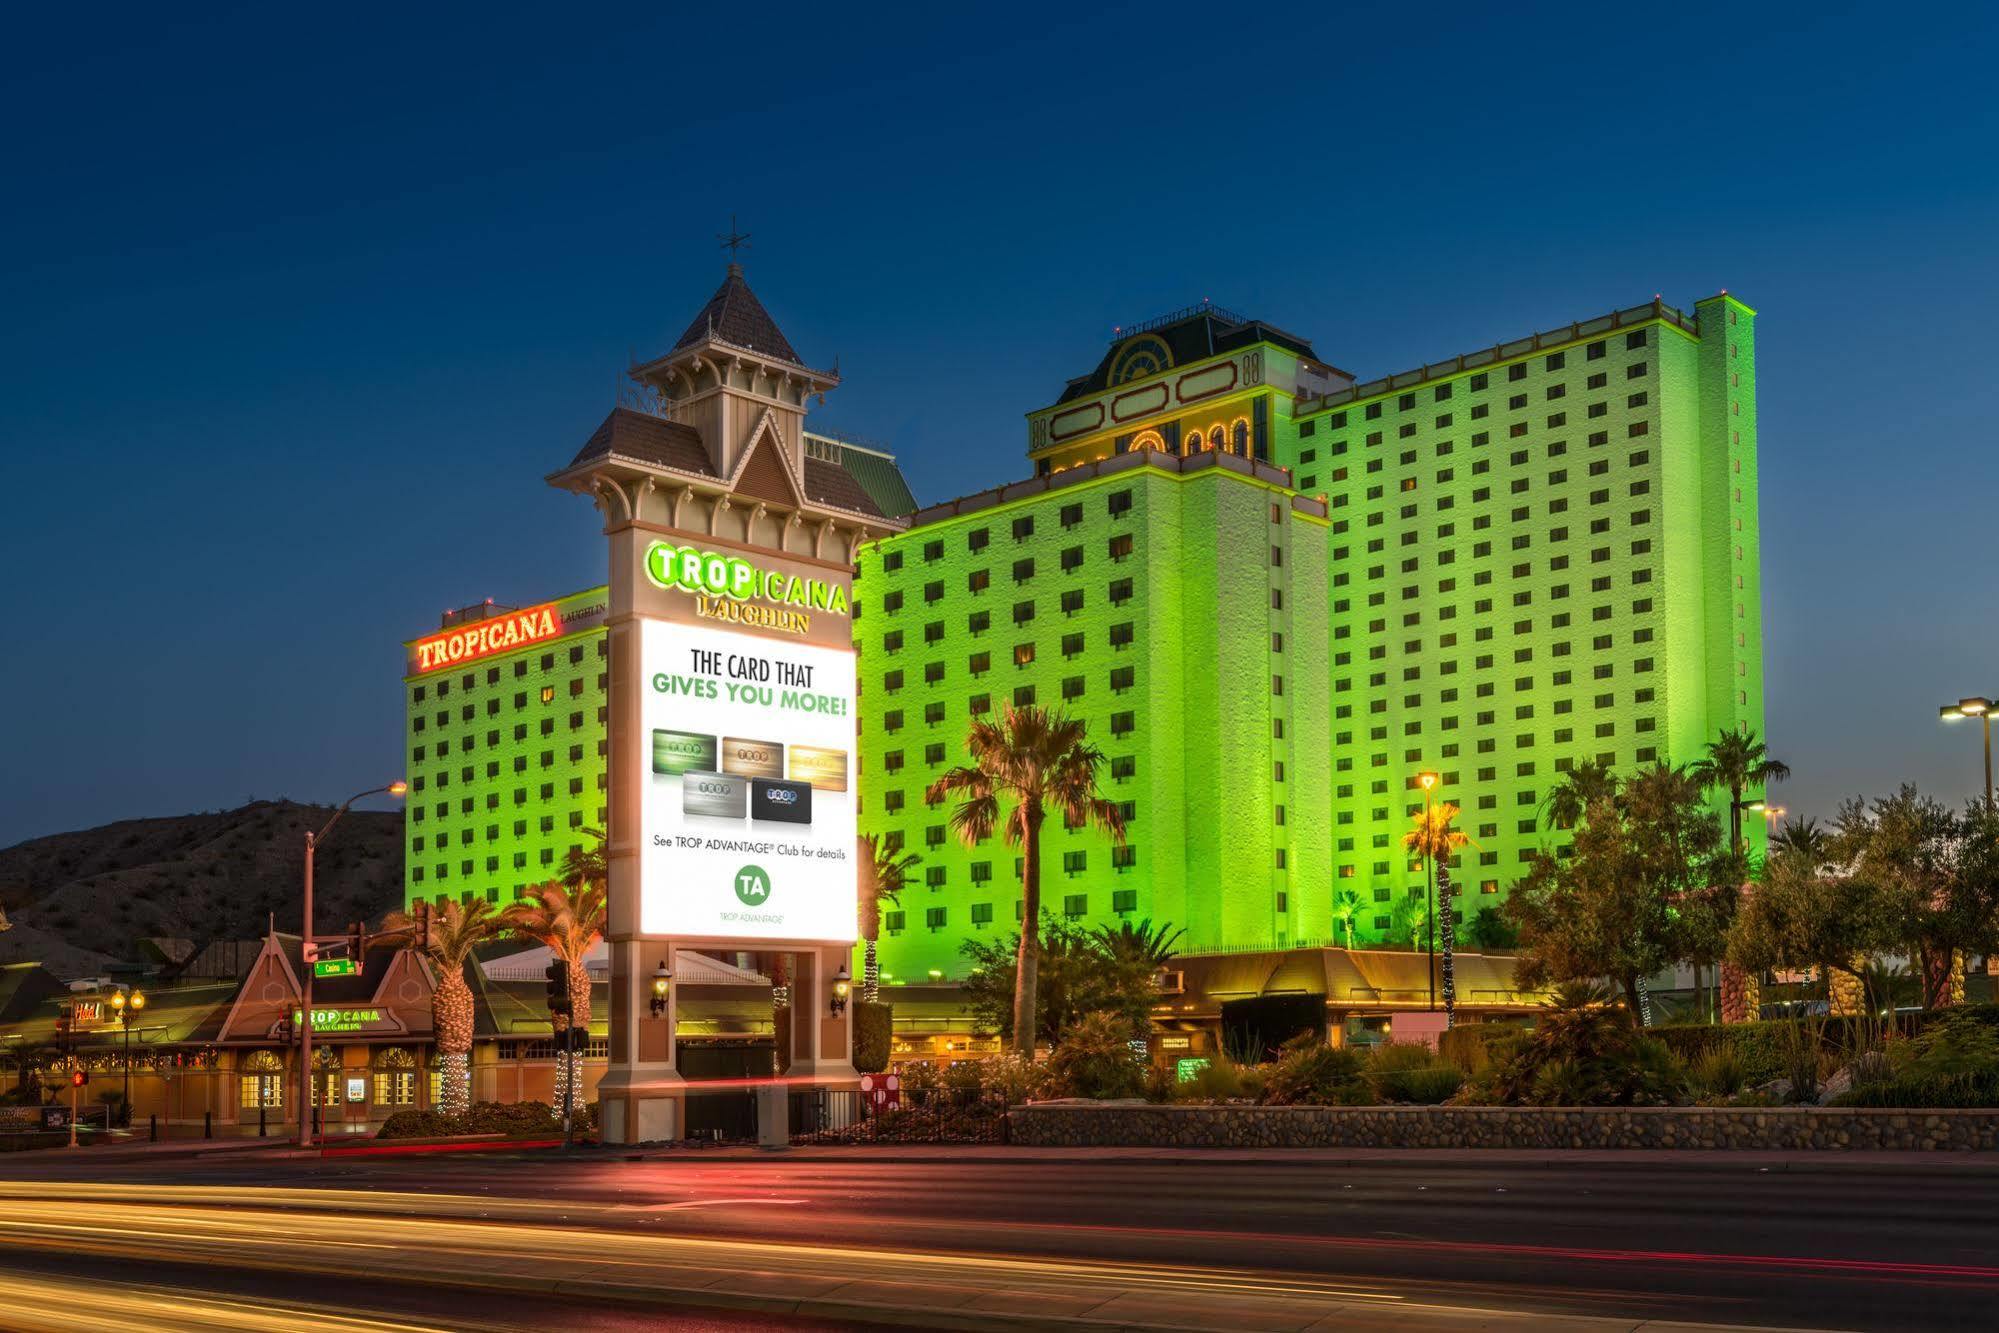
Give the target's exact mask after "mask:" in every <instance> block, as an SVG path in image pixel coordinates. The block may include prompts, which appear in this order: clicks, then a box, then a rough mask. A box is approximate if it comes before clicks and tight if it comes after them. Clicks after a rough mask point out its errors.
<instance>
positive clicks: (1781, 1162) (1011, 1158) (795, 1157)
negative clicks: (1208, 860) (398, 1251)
mask: <svg viewBox="0 0 1999 1333" xmlns="http://www.w3.org/2000/svg"><path fill="white" fill-rule="evenodd" d="M585 1151H587V1152H591V1153H601V1154H603V1155H604V1156H606V1157H614V1158H622V1159H623V1160H625V1161H647V1162H652V1161H667V1162H675V1161H687V1162H698V1161H703V1160H716V1161H721V1160H726V1161H730V1162H759V1161H761V1162H798V1161H816V1162H819V1161H823V1162H837V1161H842V1160H846V1161H865V1162H871V1163H877V1162H878V1163H884V1164H887V1163H893V1162H911V1163H918V1162H921V1163H929V1164H937V1163H958V1164H968V1163H978V1162H1003V1163H1008V1164H1017V1163H1022V1162H1038V1163H1075V1162H1088V1163H1091V1164H1093V1165H1134V1166H1136V1165H1147V1166H1155V1165H1162V1164H1167V1163H1171V1164H1175V1165H1180V1166H1187V1167H1201V1166H1222V1167H1242V1166H1285V1167H1296V1166H1314V1167H1350V1168H1354V1169H1357V1170H1358V1169H1367V1168H1377V1169H1389V1168H1393V1169H1404V1170H1406V1169H1410V1168H1418V1169H1423V1170H1445V1171H1481V1170H1484V1171H1496V1170H1508V1171H1517V1170H1549V1171H1560V1170H1565V1169H1571V1168H1577V1167H1585V1168H1588V1169H1591V1170H1602V1169H1612V1170H1615V1169H1619V1168H1629V1169H1634V1170H1646V1171H1699V1172H1715V1171H1741V1172H1747V1173H1752V1174H1753V1173H1757V1172H1790V1173H1815V1174H1820V1173H1830V1174H1855V1175H1869V1174H1871V1175H1899V1174H1918V1173H1924V1172H1934V1173H1940V1174H1950V1175H1964V1174H1978V1175H1986V1174H1990V1175H1999V1153H1968V1152H1956V1153H1950V1152H1730V1151H1726V1150H1716V1151H1707V1150H1690V1149H1647V1148H1632V1149H1617V1148H1573V1149H1555V1148H1481V1149H1462V1148H1434V1149H1420V1148H1011V1147H1005V1146H1000V1145H987V1144H963V1145H958V1144H923V1145H914V1146H908V1147H901V1146H895V1145H878V1144H853V1145H805V1146H800V1147H794V1148H787V1149H784V1150H782V1151H777V1152H773V1151H770V1150H768V1149H761V1148H749V1147H744V1148H736V1147H729V1148H677V1147H653V1148H618V1147H591V1148H587V1149H585Z"/></svg>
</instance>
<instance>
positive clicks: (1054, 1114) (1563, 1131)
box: [1007, 1103, 1999, 1152]
mask: <svg viewBox="0 0 1999 1333" xmlns="http://www.w3.org/2000/svg"><path fill="white" fill-rule="evenodd" d="M1007 1116H1008V1137H1009V1140H1010V1141H1011V1142H1012V1143H1014V1144H1016V1145H1019V1146H1024V1147H1034V1148H1728V1149H1741V1150H1758V1151H1773V1150H1792V1149H1824V1150H1828V1151H1834V1152H1840V1151H1846V1152H1864V1151H1880V1150H1897V1151H1918V1152H1968V1151H1974V1150H1977V1151H1987V1152H1990V1151H1995V1150H1999V1110H1978V1111H1905V1110H1871V1109H1846V1108H1841V1107H1829V1106H1826V1107H1821V1106H1798V1107H1773V1108H1751V1107H1739V1108H1738V1107H1675V1106H1657V1107H1654V1106H1646V1107H1575V1108H1546V1109H1542V1108H1519V1107H1504V1106H1381V1107H1330V1106H1142V1105H1136V1104H1099V1105H1088V1104H1078V1103H1052V1104H1043V1105H1030V1106H1018V1107H1015V1108H1014V1109H1013V1110H1011V1111H1009V1112H1008V1113H1007Z"/></svg>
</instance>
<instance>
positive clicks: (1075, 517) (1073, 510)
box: [1062, 504, 1083, 528]
mask: <svg viewBox="0 0 1999 1333" xmlns="http://www.w3.org/2000/svg"><path fill="white" fill-rule="evenodd" d="M1082 521H1083V506H1081V505H1079V504H1075V505H1063V506H1062V526H1063V527H1065V528H1073V527H1075V526H1076V525H1077V524H1078V523H1081V522H1082Z"/></svg>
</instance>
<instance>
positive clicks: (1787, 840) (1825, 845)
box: [1770, 819, 1832, 870]
mask: <svg viewBox="0 0 1999 1333" xmlns="http://www.w3.org/2000/svg"><path fill="white" fill-rule="evenodd" d="M1770 855H1771V856H1773V857H1776V856H1795V857H1797V858H1798V860H1799V863H1800V864H1801V865H1805V866H1809V867H1810V868H1811V869H1813V870H1817V869H1819V868H1820V867H1821V866H1823V865H1825V863H1826V862H1827V861H1829V860H1831V859H1832V834H1830V833H1828V832H1826V830H1825V828H1824V827H1823V826H1821V825H1820V823H1819V822H1818V820H1816V819H1793V820H1788V821H1786V823H1785V824H1784V826H1783V827H1782V828H1780V829H1778V830H1777V831H1776V832H1775V833H1773V834H1771V835H1770Z"/></svg>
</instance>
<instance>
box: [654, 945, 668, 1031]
mask: <svg viewBox="0 0 1999 1333" xmlns="http://www.w3.org/2000/svg"><path fill="white" fill-rule="evenodd" d="M672 986H673V973H672V972H670V971H668V970H667V966H666V960H665V959H664V958H662V959H660V960H659V966H658V967H656V968H654V969H653V970H652V1016H653V1017H654V1018H660V1017H663V1016H664V1015H665V1014H666V994H667V991H669V990H670V989H672Z"/></svg>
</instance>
